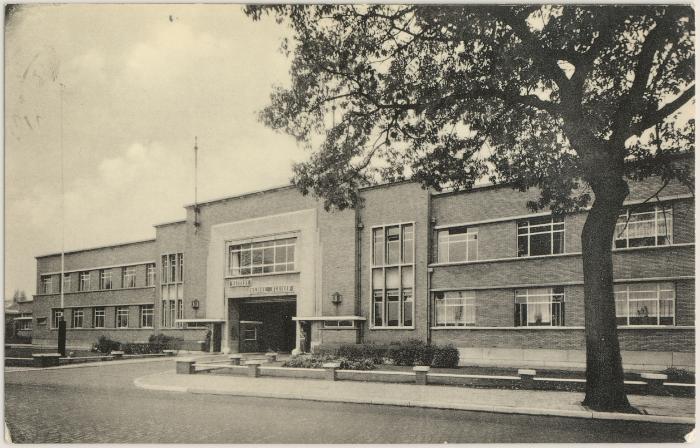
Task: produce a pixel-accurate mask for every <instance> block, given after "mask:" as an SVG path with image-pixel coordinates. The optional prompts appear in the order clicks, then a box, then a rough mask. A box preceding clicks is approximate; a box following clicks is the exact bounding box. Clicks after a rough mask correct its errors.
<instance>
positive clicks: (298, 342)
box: [294, 320, 302, 352]
mask: <svg viewBox="0 0 700 448" xmlns="http://www.w3.org/2000/svg"><path fill="white" fill-rule="evenodd" d="M294 323H295V324H296V334H295V335H294V348H295V350H297V351H299V352H301V351H302V350H301V322H299V321H298V320H295V321H294Z"/></svg>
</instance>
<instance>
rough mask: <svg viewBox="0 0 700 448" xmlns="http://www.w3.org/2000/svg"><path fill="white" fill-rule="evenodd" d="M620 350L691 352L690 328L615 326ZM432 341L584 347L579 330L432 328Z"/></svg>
mask: <svg viewBox="0 0 700 448" xmlns="http://www.w3.org/2000/svg"><path fill="white" fill-rule="evenodd" d="M618 337H619V339H620V349H621V350H629V351H640V350H648V351H675V352H686V353H688V352H694V351H695V335H694V330H693V329H638V328H635V329H623V328H621V329H619V330H618ZM432 340H433V343H435V344H453V345H455V346H456V347H458V348H517V349H555V350H585V347H586V343H585V335H584V330H582V329H533V330H528V329H521V330H500V329H499V330H479V329H474V330H435V331H433V336H432Z"/></svg>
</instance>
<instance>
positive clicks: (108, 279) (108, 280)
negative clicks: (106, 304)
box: [100, 269, 112, 289]
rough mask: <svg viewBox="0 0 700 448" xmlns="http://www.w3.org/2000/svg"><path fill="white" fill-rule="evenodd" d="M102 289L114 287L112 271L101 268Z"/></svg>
mask: <svg viewBox="0 0 700 448" xmlns="http://www.w3.org/2000/svg"><path fill="white" fill-rule="evenodd" d="M100 289H112V271H111V270H109V269H100Z"/></svg>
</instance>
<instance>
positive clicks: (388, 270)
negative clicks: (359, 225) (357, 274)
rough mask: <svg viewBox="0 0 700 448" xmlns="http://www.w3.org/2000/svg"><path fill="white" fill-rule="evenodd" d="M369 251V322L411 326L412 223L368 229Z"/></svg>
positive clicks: (412, 309) (391, 325)
mask: <svg viewBox="0 0 700 448" xmlns="http://www.w3.org/2000/svg"><path fill="white" fill-rule="evenodd" d="M372 254H373V255H372V325H373V326H374V327H412V326H413V314H414V299H413V294H414V293H413V291H414V283H415V281H414V228H413V224H400V225H392V226H384V227H377V228H374V229H372Z"/></svg>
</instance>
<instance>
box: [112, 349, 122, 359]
mask: <svg viewBox="0 0 700 448" xmlns="http://www.w3.org/2000/svg"><path fill="white" fill-rule="evenodd" d="M109 354H110V355H112V356H114V359H122V358H123V357H124V351H123V350H112V351H111V352H109Z"/></svg>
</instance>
